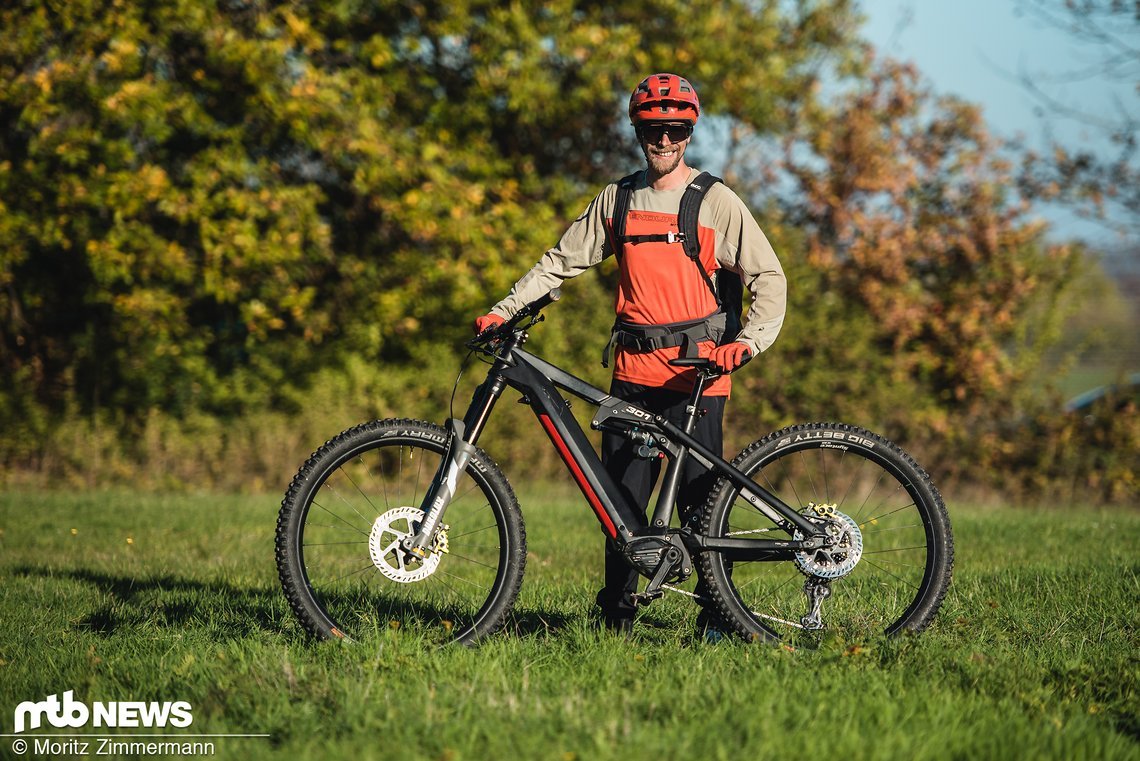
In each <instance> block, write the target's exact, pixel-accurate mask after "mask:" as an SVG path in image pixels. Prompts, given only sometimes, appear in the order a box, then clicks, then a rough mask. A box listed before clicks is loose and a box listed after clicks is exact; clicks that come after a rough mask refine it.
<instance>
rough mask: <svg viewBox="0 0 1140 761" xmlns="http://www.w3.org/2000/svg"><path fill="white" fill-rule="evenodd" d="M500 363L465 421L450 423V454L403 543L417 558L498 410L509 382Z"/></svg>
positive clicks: (423, 552)
mask: <svg viewBox="0 0 1140 761" xmlns="http://www.w3.org/2000/svg"><path fill="white" fill-rule="evenodd" d="M508 353H509V352H508ZM501 362H502V360H499V361H497V362H496V363H495V366H494V367H492V368H491V371H490V372H489V373H487V380H485V381H483V383H482V384H480V385H479V388H477V389H475V395H474V396H473V397H472V399H471V406H470V407H468V408H467V414H466V415H465V416H464V418H463V420H456V419H455V418H449V419H448V420H447V451H446V452H444V455H443V458H442V459H441V460H440V462H439V468H438V470H436V472H435V477H434V478H433V479H432V482H431V486H429V487H428V490H427V493H426V494H425V495H424V499H423V502H421V503H420V509H421V510H422V511H423V513H424V519H423V521H421V522H420V525H419V527H418V529H417V530H416V533H415V534H414V535H412V536H409V537H407V538H405V539H404V541H403V547H404V549H405V550H407V551H408V552H410V553H411V554H413V555H416V556H417V557H420V558H423V557H427V554H428V549H427V548H428V546H429V545H430V544H431V542H432V539H433V537H434V536H435V532H436V530H437V529H438V528H439V526H440V524H441V523H442V522H443V513H444V510H446V509H447V506H448V505H449V504H451V500H452V499H453V498H454V497H455V488H456V485H457V484H458V483H459V476H460V475H462V474H463V471H464V470H466V469H467V465H468V463H470V462H471V458H472V457H473V456H474V454H475V444H476V443H477V442H478V441H479V436H480V434H482V433H483V428H484V427H486V425H487V420H488V419H489V418H490V417H491V410H493V409H494V408H495V403H496V402H497V401H499V397H500V396H502V395H503V391H504V389H506V387H507V383H506V381H505V380H504V379H503V377H502V375H500V374H499V372H498V371H499V370H500V369H501V367H502V365H501V364H500V363H501Z"/></svg>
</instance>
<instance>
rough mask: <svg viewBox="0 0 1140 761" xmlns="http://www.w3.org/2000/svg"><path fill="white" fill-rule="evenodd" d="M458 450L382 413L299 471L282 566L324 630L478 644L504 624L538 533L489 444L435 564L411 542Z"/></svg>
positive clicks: (458, 499)
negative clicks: (431, 492) (527, 525)
mask: <svg viewBox="0 0 1140 761" xmlns="http://www.w3.org/2000/svg"><path fill="white" fill-rule="evenodd" d="M446 448H447V432H446V431H445V430H444V429H443V428H440V427H438V426H435V425H432V424H430V423H424V422H420V421H414V420H382V421H375V422H372V423H366V424H364V425H361V426H357V427H356V428H352V429H350V430H348V431H345V432H344V433H342V434H340V435H339V436H337V437H335V438H334V439H332V440H331V441H329V442H328V443H327V444H325V445H324V446H323V447H321V448H320V449H319V450H317V451H316V452H315V453H314V454H313V455H312V457H310V458H309V460H308V461H307V462H306V463H305V464H304V465H303V466H302V467H301V470H300V471H299V472H298V473H297V475H296V477H294V479H293V482H292V484H290V486H289V490H288V492H287V493H286V495H285V499H284V500H283V501H282V503H281V512H280V514H279V517H278V520H277V547H276V550H277V552H276V555H277V568H278V574H279V576H280V578H281V584H282V587H283V588H284V590H285V595H286V597H287V598H288V599H289V603H290V605H291V606H292V608H293V611H294V612H295V613H296V614H297V617H298V618H299V619H300V621H301V623H302V624H303V625H304V627H305V629H306V630H308V631H309V632H310V633H312V634H314V635H316V636H318V637H322V638H325V637H335V638H342V639H353V640H356V639H362V638H366V637H368V636H370V635H375V634H376V633H377V632H379V631H387V630H390V629H403V630H407V631H413V632H416V633H418V634H419V635H422V636H424V637H426V638H428V639H430V640H435V641H440V642H443V641H448V640H452V639H457V640H459V641H461V642H464V643H471V642H474V641H476V640H477V639H479V638H481V637H484V636H486V635H487V634H490V633H492V632H494V631H496V630H498V629H499V628H500V627H501V626H502V624H503V622H504V621H505V619H506V617H507V615H508V614H509V612H510V609H511V606H512V605H513V604H514V600H515V597H516V596H517V595H518V590H519V586H520V585H521V583H522V575H523V566H524V563H525V559H526V534H525V531H524V528H523V521H522V515H521V514H520V513H519V507H518V502H517V500H516V499H515V495H514V492H513V491H512V490H511V487H510V484H508V483H507V480H506V479H505V478H504V477H503V474H502V473H501V472H500V471H499V469H498V467H497V466H496V465H495V464H494V463H493V462H492V461H491V460H490V459H489V458H488V457H487V455H486V454H485V453H484V452H483V451H482V450H476V453H475V455H474V456H473V457H472V458H471V462H470V464H469V465H468V467H467V468H466V470H465V471H464V472H463V474H462V475H461V476H460V479H459V482H458V484H457V485H456V488H455V498H454V499H453V500H452V502H451V504H450V505H449V506H448V508H447V510H446V512H445V513H444V517H443V523H444V524H445V528H444V529H442V530H441V531H440V533H439V534H438V535H437V539H436V541H435V543H434V544H433V546H432V547H431V548H429V549H430V552H429V554H428V556H427V557H426V558H424V559H422V560H421V559H416V558H414V557H410V556H408V555H406V554H405V553H404V552H403V550H402V548H401V546H400V541H401V540H402V539H403V538H404V537H406V536H408V535H409V534H411V533H413V532H414V531H415V530H416V528H417V524H418V522H419V521H420V520H421V519H422V518H423V513H422V512H421V511H420V509H419V508H420V503H421V501H422V500H423V498H424V494H425V492H426V491H427V489H428V486H429V485H430V483H431V480H432V478H433V477H434V476H435V473H436V470H437V469H438V467H439V463H440V461H441V459H442V457H443V456H444V454H445V451H446Z"/></svg>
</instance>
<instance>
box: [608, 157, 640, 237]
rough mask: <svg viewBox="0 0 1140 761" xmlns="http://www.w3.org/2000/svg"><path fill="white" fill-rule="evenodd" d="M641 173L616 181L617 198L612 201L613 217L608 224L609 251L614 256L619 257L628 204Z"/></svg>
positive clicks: (628, 175)
mask: <svg viewBox="0 0 1140 761" xmlns="http://www.w3.org/2000/svg"><path fill="white" fill-rule="evenodd" d="M639 174H641V172H634V173H633V174H627V175H626V176H625V177H622V178H621V179H620V180H618V184H617V198H616V199H615V200H614V215H613V220H612V221H611V222H610V226H611V228H612V232H611V235H610V249H611V251H612V252H613V254H614V256H618V257H620V256H621V246H622V242H623V239H624V238H625V218H626V217H627V216H628V215H629V203H630V199H631V198H633V186H634V185H635V184H636V183H637V176H638V175H639Z"/></svg>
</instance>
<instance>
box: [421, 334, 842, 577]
mask: <svg viewBox="0 0 1140 761" xmlns="http://www.w3.org/2000/svg"><path fill="white" fill-rule="evenodd" d="M525 340H526V333H525V331H521V330H520V331H516V332H514V333H512V334H511V335H510V336H509V337H508V338H506V339H505V340H504V342H503V343H502V345H500V347H499V350H498V351H497V352H496V354H495V360H494V363H493V364H492V366H491V369H490V370H489V371H488V373H487V378H486V380H485V381H484V382H483V383H482V384H481V385H480V386H479V387H478V388H477V389H476V391H475V394H474V396H473V397H472V400H471V404H470V406H469V408H468V410H467V413H466V415H465V416H464V419H463V420H462V421H458V420H455V419H450V420H448V428H449V431H450V434H451V436H450V439H451V441H450V446H449V450H448V452H447V454H446V455H445V456H444V458H443V460H442V461H441V463H440V467H439V471H438V473H437V474H436V477H435V479H434V480H433V482H432V486H431V488H429V489H428V492H427V494H426V495H425V497H424V501H423V503H422V505H421V509H422V510H423V511H424V520H423V522H422V523H421V524H420V527H419V530H418V531H417V533H416V535H415V536H414V537H409V538H408V539H407V540H406V541H405V547H406V548H407V549H408V550H409V551H411V552H414V553H416V554H418V555H420V556H423V554H424V553H425V552H426V549H425V548H426V547H428V546H429V545H430V542H431V539H432V536H433V535H434V533H435V531H436V529H437V527H438V526H439V525H440V523H441V521H442V516H443V513H444V510H445V509H446V507H447V504H448V503H449V502H450V501H451V498H452V497H453V496H454V489H455V484H456V482H457V480H458V476H459V474H460V473H461V472H462V470H463V468H465V467H466V466H467V463H468V461H469V460H470V457H471V454H472V453H473V452H474V448H475V445H476V444H477V442H478V439H479V436H480V434H481V433H482V431H483V428H484V427H485V425H486V422H487V420H488V419H489V418H490V415H491V412H492V410H493V409H494V407H495V404H496V402H497V401H498V400H499V397H500V396H502V393H503V391H504V390H505V389H506V387H507V386H510V387H512V388H514V389H516V390H517V391H519V392H520V393H521V394H522V395H523V401H524V402H526V403H527V404H529V406H530V408H531V410H532V411H533V412H534V414H535V416H536V417H537V418H538V421H539V423H540V424H541V425H542V428H543V430H545V431H546V434H547V436H548V437H549V438H550V440H551V442H552V443H553V444H554V447H555V449H557V451H558V454H559V455H560V456H561V458H562V460H563V462H564V463H565V465H566V467H567V468H568V469H569V471H570V474H571V476H572V477H573V478H574V481H575V483H577V485H578V488H579V489H580V490H581V491H582V494H583V495H584V496H585V498H586V501H587V503H588V504H589V505H590V507H591V508H592V509H593V511H594V514H595V516H596V517H597V519H598V521H599V523H600V524H601V526H602V530H603V532H604V533H605V534H606V536H607V537H609V538H610V539H611V540H612V541H613V542H614V543H615V545H616V546H617V547H618V548H619V549H620V548H621V547H623V546H625V545H626V544H627V543H629V542H631V541H633V540H635V539H638V538H641V537H645V536H663V535H665V534H668V533H671V532H672V533H677V534H679V535H680V537H681V539H682V541H683V542H684V543H685V545H686V546H687V547H688V548H689V549H690V550H692V551H694V552H701V551H716V552H720V553H722V554H723V555H724V556H725V558H726V559H730V560H788V559H791V558H792V557H793V556H794V554H795V553H796V552H800V551H804V550H811V549H816V548H818V547H821V546H823V544H824V537H825V535H824V533H823V532H822V530H821V529H820V528H819V527H818V526H817V525H815V524H813V523H811V522H810V521H808V520H806V519H805V518H804V517H803V516H802V515H800V513H799V512H798V511H797V510H796V509H795V508H793V507H791V506H789V505H787V504H785V503H784V502H783V501H782V500H780V499H779V498H778V497H776V496H775V495H774V494H772V493H770V492H769V491H767V490H766V489H764V488H763V487H761V486H760V485H758V484H756V483H754V482H753V481H752V479H750V478H749V477H748V476H747V475H745V474H744V473H742V472H741V471H739V470H737V469H736V468H735V467H733V465H732V464H731V463H729V462H727V461H726V460H724V459H723V458H722V457H721V456H720V455H719V454H717V453H715V452H712V451H711V450H709V449H708V448H707V447H705V446H704V445H703V444H701V443H700V442H699V441H697V440H696V439H694V438H693V437H692V436H691V435H690V433H691V431H692V427H693V423H694V422H695V420H696V418H697V416H698V414H699V404H700V401H701V396H702V394H703V389H704V385H705V381H706V380H707V379H708V378H710V377H713V376H710V375H706V374H704V373H702V372H701V371H698V382H697V383H696V385H695V387H694V389H693V394H692V396H691V398H690V403H689V417H688V423H687V425H686V426H685V428H681V427H679V426H677V425H675V424H673V423H671V422H670V421H668V420H666V419H665V418H664V417H662V416H660V415H656V414H654V413H651V412H648V411H646V410H643V409H641V408H639V407H637V406H636V405H634V404H632V403H629V402H626V401H625V400H623V399H619V398H617V397H614V396H612V395H610V394H608V393H606V392H604V391H602V390H601V389H599V388H596V387H594V386H592V385H590V384H589V383H587V382H586V381H584V380H582V379H581V378H578V377H576V376H574V375H572V374H570V373H568V372H566V371H565V370H562V369H561V368H559V367H556V366H555V365H553V364H551V363H549V362H547V361H546V360H544V359H541V358H540V357H538V356H536V355H534V354H531V353H530V352H527V351H524V350H523V349H521V348H520V346H521V345H522V343H523V342H524V341H525ZM559 389H561V390H563V391H566V392H569V393H570V394H572V395H574V396H576V397H578V398H580V399H583V400H585V401H587V402H589V403H590V404H592V405H594V406H595V407H598V413H597V415H596V416H595V417H594V420H593V422H592V424H591V427H592V428H594V429H595V430H606V431H617V432H623V433H626V434H627V435H629V434H633V435H636V436H639V437H644V439H645V440H646V441H652V442H653V445H654V446H655V447H660V448H661V449H663V450H664V452H665V453H666V454H667V455H668V456H669V458H670V462H669V466H668V469H667V470H666V474H665V480H664V481H663V482H662V484H663V485H662V488H661V490H660V493H659V495H658V499H657V504H656V506H655V508H654V512H653V516H652V519H651V520H650V521H649V522H648V524H647V523H646V521H645V519H644V518H642V517H641V516H640V515H639V513H638V511H637V510H635V509H634V508H633V506H631V505H630V504H628V502H627V501H626V500H625V499H624V497H623V496H622V494H621V492H620V490H619V489H618V488H617V485H616V484H614V482H613V479H612V478H611V477H610V475H609V474H608V473H607V472H606V470H605V468H604V467H603V465H602V462H601V459H600V458H599V457H598V455H597V453H596V452H595V451H594V448H593V445H592V444H591V443H590V441H589V439H588V438H587V437H586V434H585V433H584V432H583V430H582V427H581V426H580V425H579V424H578V421H577V420H576V419H575V417H574V415H573V414H572V413H571V412H570V405H569V403H568V402H567V400H566V399H565V398H564V397H563V396H562V395H561V394H560V393H559ZM686 429H687V430H686ZM689 456H692V457H695V458H696V460H697V461H698V462H700V463H701V464H702V465H704V466H705V467H707V468H710V469H712V470H714V471H716V472H717V473H718V474H719V475H721V476H723V477H725V478H727V479H728V480H729V481H731V482H732V484H733V485H734V486H736V487H737V488H739V489H740V495H741V497H743V498H744V499H745V500H747V501H748V502H749V503H750V504H752V505H753V506H754V507H755V508H756V509H757V510H758V511H759V512H761V513H763V514H764V515H765V516H766V517H767V518H768V519H769V520H771V521H772V522H773V524H774V525H775V526H776V527H777V528H779V529H781V530H783V531H786V532H787V533H788V534H789V536H790V535H791V534H792V533H793V532H796V531H798V532H799V533H800V536H801V537H803V538H802V539H799V540H797V539H794V538H789V539H787V540H773V539H744V538H732V537H721V538H713V537H707V536H703V535H701V534H699V533H697V532H695V531H694V530H693V529H692V528H691V527H682V528H680V529H670V528H669V524H670V521H671V519H672V515H673V510H674V506H675V503H676V497H677V492H678V489H679V485H680V475H681V471H682V468H683V466H684V463H685V460H686V458H687V457H689Z"/></svg>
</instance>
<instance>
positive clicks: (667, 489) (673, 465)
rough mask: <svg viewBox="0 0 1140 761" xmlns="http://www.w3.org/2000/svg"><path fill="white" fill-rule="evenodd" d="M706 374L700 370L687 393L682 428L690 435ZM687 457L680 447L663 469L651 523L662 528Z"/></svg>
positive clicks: (674, 500) (673, 506)
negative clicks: (691, 390)
mask: <svg viewBox="0 0 1140 761" xmlns="http://www.w3.org/2000/svg"><path fill="white" fill-rule="evenodd" d="M707 381H708V376H707V375H705V374H704V373H703V372H701V371H700V370H698V371H697V379H696V380H695V381H694V382H693V392H692V393H691V394H690V395H689V404H688V405H687V406H686V407H685V422H684V427H683V430H684V431H685V433H687V434H689V435H692V433H693V429H694V428H696V427H697V420H698V419H699V418H700V416H701V399H702V398H703V397H704V393H705V384H706V383H707ZM688 459H689V450H687V449H682V450H681V451H680V452H678V453H677V456H676V457H674V458H673V461H672V462H670V463H669V468H668V470H666V471H665V480H664V482H662V484H661V493H660V495H659V496H658V497H657V505H656V506H655V507H654V508H653V520H652V525H653V526H654V527H656V528H664V527H666V526H668V525H669V522H670V521H671V520H672V519H673V511H674V510H675V509H676V507H677V493H678V492H679V491H680V490H681V475H682V474H683V473H684V472H685V463H687V462H688Z"/></svg>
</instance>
